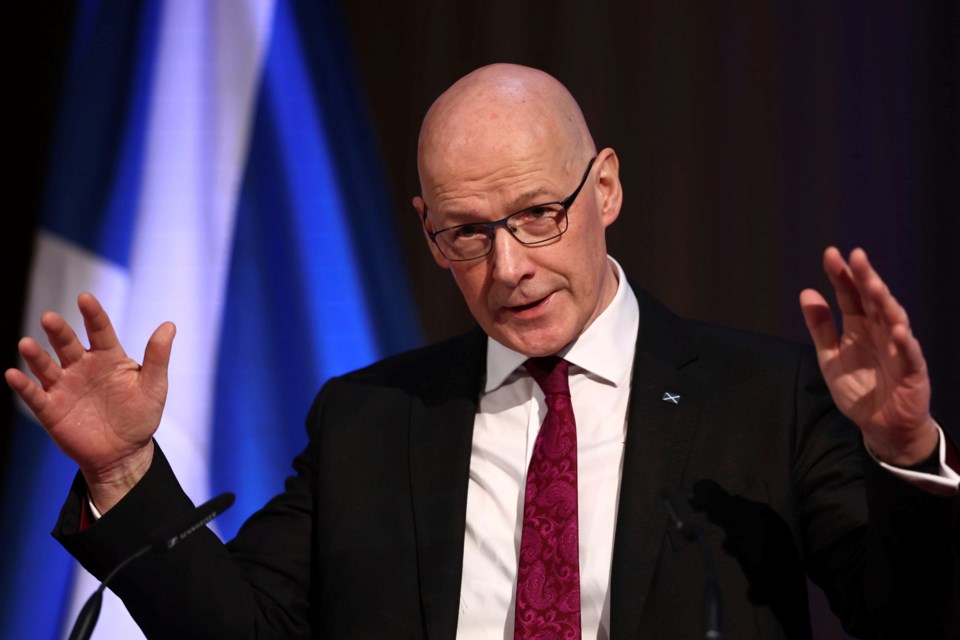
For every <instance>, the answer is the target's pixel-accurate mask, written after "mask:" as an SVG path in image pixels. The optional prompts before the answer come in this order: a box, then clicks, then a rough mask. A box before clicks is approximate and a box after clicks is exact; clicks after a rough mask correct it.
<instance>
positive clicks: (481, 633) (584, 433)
mask: <svg viewBox="0 0 960 640" xmlns="http://www.w3.org/2000/svg"><path fill="white" fill-rule="evenodd" d="M610 261H611V263H613V265H614V266H615V267H616V271H617V274H618V281H619V284H618V287H617V293H616V295H615V296H614V298H613V301H612V302H611V303H610V304H609V305H608V306H607V308H606V309H604V310H603V312H602V313H601V314H600V315H599V316H598V317H597V318H596V319H595V320H594V321H593V323H592V324H591V325H590V326H589V327H587V330H586V331H584V332H583V334H581V335H580V337H579V338H577V340H576V341H574V342H573V343H572V344H571V345H569V346H568V347H567V348H566V349H564V350H563V351H561V352H560V353H559V354H557V355H560V356H561V357H563V358H565V359H566V360H567V361H568V362H570V398H571V401H572V403H573V414H574V418H575V419H576V421H577V469H578V475H577V477H578V480H577V483H578V493H579V501H578V505H579V523H580V607H581V628H582V637H583V638H584V640H592V639H594V638H600V639H605V638H608V637H609V629H610V567H611V559H612V555H613V536H614V529H615V525H616V516H617V499H618V497H619V493H620V474H621V471H622V470H623V444H624V441H625V439H626V433H627V401H628V400H629V397H630V376H631V373H632V370H633V354H634V350H635V348H636V342H637V329H638V327H639V323H640V309H639V306H638V304H637V298H636V296H635V295H634V294H633V291H632V290H631V289H630V287H629V285H628V284H627V282H626V277H625V276H624V274H623V269H621V268H620V265H619V264H617V263H616V261H615V260H613V259H612V258H611V259H610ZM526 360H527V356H525V355H523V354H521V353H517V352H516V351H513V350H511V349H508V348H507V347H504V346H503V345H501V344H499V343H498V342H496V341H494V340H492V339H488V343H487V373H486V380H485V382H484V388H483V391H482V393H481V395H480V406H479V410H478V413H477V417H476V419H475V421H474V429H473V450H472V454H471V457H470V484H469V488H468V490H467V521H466V538H465V540H464V546H463V578H462V583H461V587H460V618H459V622H458V624H457V638H460V639H471V640H477V639H481V638H482V639H484V640H488V639H490V638H505V639H506V640H511V639H512V638H513V618H514V607H515V603H516V599H515V594H516V587H517V580H516V577H517V557H518V555H519V552H520V533H521V531H522V514H523V498H524V489H525V487H526V475H527V466H528V465H529V463H530V456H531V455H532V453H533V445H534V442H535V441H536V439H537V433H538V432H539V430H540V423H541V422H542V419H543V417H544V416H545V415H546V410H547V409H546V404H545V402H544V398H543V392H542V391H541V390H540V387H538V386H537V384H536V383H535V382H534V381H533V378H531V377H530V376H529V375H528V374H527V373H526V370H525V369H524V368H523V366H522V365H523V363H524V362H525V361H526Z"/></svg>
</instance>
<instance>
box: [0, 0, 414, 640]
mask: <svg viewBox="0 0 960 640" xmlns="http://www.w3.org/2000/svg"><path fill="white" fill-rule="evenodd" d="M348 50H349V47H348V43H347V42H346V39H345V35H344V32H343V19H342V17H341V16H340V15H339V12H338V7H337V6H335V5H334V3H332V2H329V1H325V0H312V1H309V2H307V1H304V2H297V1H296V0H218V1H213V0H144V1H142V2H129V0H99V1H96V0H95V1H90V2H86V3H82V6H81V8H80V16H79V19H78V21H77V24H76V28H75V33H74V41H73V43H72V50H71V56H70V60H69V68H68V70H67V74H66V76H67V80H66V86H65V87H64V89H63V93H62V109H61V112H60V119H59V124H58V129H57V131H56V132H55V136H54V140H55V147H54V148H53V150H52V153H51V164H50V168H49V182H48V184H49V186H48V193H47V200H46V206H45V210H44V212H43V216H42V222H41V228H40V229H39V231H38V233H37V240H36V252H35V258H34V267H33V273H32V281H31V283H30V299H29V303H28V310H27V313H26V325H25V332H26V333H27V334H29V335H33V336H35V337H37V338H39V339H40V342H41V344H46V340H45V339H43V337H42V336H41V331H40V327H39V323H38V318H39V315H40V313H41V312H42V311H43V310H45V309H54V310H57V311H59V312H61V313H63V314H64V315H65V316H66V317H67V319H68V320H69V321H70V322H71V323H72V324H73V325H74V326H75V327H82V323H81V321H80V318H79V313H78V312H77V310H76V296H77V294H78V293H79V292H81V291H91V292H93V293H94V294H95V295H97V296H98V297H99V298H100V300H101V302H102V303H103V304H104V307H105V308H106V309H107V311H108V313H110V314H111V317H112V319H113V321H114V324H115V326H116V328H117V331H118V334H119V335H120V338H121V341H122V343H123V344H124V346H125V347H126V349H127V351H128V353H129V354H130V355H131V357H133V358H137V359H139V358H140V357H141V356H142V350H143V348H144V346H145V344H146V340H147V338H148V336H149V335H150V333H151V332H152V331H153V329H154V328H155V327H156V326H157V325H159V324H160V323H161V322H162V321H164V320H173V321H174V322H175V323H176V324H177V338H176V340H175V342H174V347H173V357H172V361H171V365H170V390H169V400H168V403H167V407H166V411H165V413H164V417H163V422H162V423H161V425H160V430H159V431H158V434H157V439H158V441H159V443H160V445H161V447H162V448H163V449H164V451H165V453H166V454H167V456H168V457H169V458H170V460H171V463H172V464H173V466H174V469H175V470H176V472H177V475H178V477H179V478H180V480H181V482H182V484H183V485H184V487H185V489H186V490H187V492H188V493H189V494H190V496H191V497H192V498H193V499H194V500H195V501H197V502H200V501H203V500H206V499H207V498H209V497H210V496H212V495H214V494H216V493H219V492H220V491H225V490H229V491H233V492H235V493H236V494H237V500H238V504H237V505H236V506H235V507H234V508H233V509H232V510H231V511H229V512H227V513H226V514H225V515H224V516H223V517H222V518H221V519H219V520H218V521H217V522H216V525H217V527H218V528H219V530H220V532H221V534H222V535H223V536H224V537H229V536H231V535H233V533H234V532H235V531H236V530H237V528H238V527H239V524H240V522H242V520H243V519H245V518H246V516H248V515H249V514H250V513H252V512H253V511H254V510H255V509H256V508H257V507H259V506H260V505H262V504H263V503H264V502H265V501H266V500H267V499H268V498H269V497H270V496H271V495H273V494H274V493H276V492H277V491H279V490H280V489H281V487H282V479H283V477H284V476H285V475H286V474H287V473H288V472H289V464H290V461H291V459H292V457H293V456H294V455H295V454H296V452H297V451H299V450H300V449H301V448H302V447H303V446H304V444H305V442H306V438H305V432H304V429H303V418H304V417H305V415H306V411H307V409H308V406H309V403H310V401H311V399H312V397H313V395H314V394H315V392H316V391H317V389H318V388H319V387H320V385H321V384H322V383H323V381H324V380H326V379H327V378H329V377H330V376H332V375H336V374H339V373H343V372H345V371H348V370H350V369H354V368H356V367H359V366H363V365H365V364H368V363H370V362H372V361H373V360H375V359H377V358H379V357H382V356H384V355H387V354H389V353H392V352H396V351H400V350H402V349H404V348H408V347H412V346H415V344H416V343H417V342H419V339H420V337H419V330H418V328H417V324H416V320H415V317H414V312H413V310H412V307H411V302H410V300H411V298H410V296H409V291H408V285H407V282H406V281H405V275H404V268H403V264H402V262H401V259H400V255H399V247H398V246H397V245H398V243H397V240H396V239H397V235H396V233H395V231H394V229H395V221H394V220H393V219H392V217H391V216H392V213H391V212H392V211H393V208H392V207H391V206H390V203H389V202H387V201H386V198H385V196H384V189H383V185H382V177H381V176H380V175H379V173H378V171H379V164H378V163H379V158H378V156H377V154H376V150H375V149H374V148H373V145H372V143H371V136H370V134H369V132H368V131H367V129H366V124H365V122H364V117H363V116H364V113H365V111H364V108H363V105H362V104H361V103H360V102H359V100H358V95H359V91H358V89H357V86H358V84H357V80H356V79H355V78H354V77H353V76H352V75H351V72H350V69H351V64H350V61H349V60H348V59H346V56H347V52H348ZM22 413H23V415H20V416H19V417H18V423H17V425H16V427H15V433H14V437H13V441H14V451H13V452H12V455H11V458H12V460H13V464H12V469H11V475H10V478H9V479H8V480H7V482H6V483H5V484H4V486H5V487H6V488H7V494H6V496H5V499H4V501H3V511H2V517H3V523H2V527H0V530H2V535H3V545H2V550H0V554H2V555H0V558H2V563H3V564H2V566H0V581H2V591H0V607H2V608H0V616H2V618H0V637H2V638H11V639H12V638H18V639H19V638H30V639H36V638H59V637H65V636H66V633H67V632H68V631H69V628H70V625H71V624H72V621H73V618H74V616H75V615H76V612H77V610H78V609H79V607H80V605H81V604H82V603H83V601H84V600H85V599H86V597H87V596H88V595H89V594H90V593H91V592H92V591H93V590H94V589H95V587H96V585H97V583H96V582H94V581H93V580H92V578H90V577H89V576H88V575H86V574H85V572H83V571H82V569H79V568H78V567H76V566H75V563H74V562H73V561H72V560H71V559H70V558H69V556H67V554H66V552H65V551H63V550H62V549H61V548H60V547H59V545H58V544H57V543H56V542H55V541H54V540H53V539H52V538H51V537H50V535H49V532H50V530H51V528H52V527H53V524H54V523H55V521H56V516H57V512H58V510H59V505H60V503H61V501H62V500H63V498H64V496H65V495H66V491H67V488H68V487H69V483H70V481H71V479H72V476H73V474H74V473H75V471H76V469H75V465H74V464H73V463H72V462H71V461H70V460H68V459H67V458H66V457H65V456H64V455H63V454H62V453H60V452H59V451H57V450H56V449H55V447H54V446H53V445H52V443H51V442H50V441H49V439H48V438H47V437H46V435H45V434H44V433H43V431H42V429H41V428H40V427H39V426H37V425H36V424H35V423H33V422H32V420H31V418H30V417H29V414H28V413H26V412H25V410H23V412H22ZM140 636H141V634H140V633H139V631H137V630H136V628H135V625H133V623H132V621H130V620H129V618H128V617H127V616H126V612H125V611H124V610H123V608H122V605H121V604H119V602H118V601H117V600H116V599H115V598H113V597H112V596H111V597H110V598H109V599H108V600H107V601H105V604H104V611H103V613H102V615H101V618H100V622H99V625H98V627H97V630H96V632H95V634H94V637H95V638H97V637H99V638H135V637H140Z"/></svg>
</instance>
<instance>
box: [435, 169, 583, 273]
mask: <svg viewBox="0 0 960 640" xmlns="http://www.w3.org/2000/svg"><path fill="white" fill-rule="evenodd" d="M596 159H597V157H596V156H594V157H592V158H590V162H588V163H587V168H586V170H585V171H584V172H583V177H582V178H581V179H580V184H579V185H577V188H576V189H575V190H574V192H573V193H571V194H570V195H569V196H567V197H566V198H564V199H563V200H557V201H554V202H542V203H540V204H535V205H532V206H529V207H524V208H523V209H520V210H519V211H514V212H513V213H511V214H510V215H508V216H506V217H503V218H500V219H499V220H494V221H493V222H467V223H465V224H457V225H454V226H452V227H444V228H443V229H439V230H437V231H430V230H429V229H427V228H426V225H427V213H428V212H427V203H426V201H424V203H423V225H424V230H425V231H426V232H427V236H428V237H429V238H430V240H431V241H432V242H433V244H434V245H436V247H437V250H438V251H439V252H440V255H442V256H443V257H444V258H446V259H447V260H450V261H451V262H469V261H470V260H479V259H480V258H485V257H486V256H488V255H490V252H491V251H493V236H494V233H495V232H496V230H497V228H498V227H505V228H506V229H507V232H508V233H509V234H510V236H511V237H513V239H514V240H516V241H517V242H519V243H520V244H522V245H524V246H525V247H530V246H533V245H538V244H543V243H544V242H550V241H551V240H556V239H557V238H559V237H560V236H562V235H563V234H564V233H566V231H567V229H568V228H569V227H570V221H569V217H568V216H569V215H570V207H571V206H572V205H573V201H574V200H576V199H577V196H578V195H579V194H580V191H581V190H582V189H583V186H584V185H585V184H586V183H587V177H588V176H589V175H590V170H591V169H593V163H594V161H596ZM551 205H559V206H560V207H562V208H563V216H564V220H565V221H566V225H565V226H564V227H563V229H562V230H560V232H559V233H558V234H557V235H555V236H550V237H549V238H544V239H543V240H535V241H533V242H524V241H523V240H521V239H520V238H518V237H517V236H516V235H515V234H514V232H513V230H512V229H511V228H510V225H509V224H508V222H509V221H510V218H512V217H514V216H516V215H519V214H521V213H523V212H525V211H528V210H530V209H536V208H537V207H548V206H551ZM462 227H483V228H485V229H486V230H487V237H488V238H489V239H490V245H489V247H488V248H487V251H486V253H483V254H481V255H479V256H474V257H472V258H451V257H450V256H448V255H447V254H446V253H444V252H443V247H441V246H440V243H439V242H437V236H438V235H440V234H441V233H445V232H447V231H450V230H451V229H460V228H462Z"/></svg>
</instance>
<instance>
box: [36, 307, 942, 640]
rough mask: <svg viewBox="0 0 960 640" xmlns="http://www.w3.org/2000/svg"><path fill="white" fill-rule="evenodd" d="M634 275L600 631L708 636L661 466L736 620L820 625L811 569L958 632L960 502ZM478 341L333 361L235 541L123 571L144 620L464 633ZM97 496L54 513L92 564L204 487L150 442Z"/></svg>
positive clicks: (863, 616) (848, 598)
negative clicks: (271, 483)
mask: <svg viewBox="0 0 960 640" xmlns="http://www.w3.org/2000/svg"><path fill="white" fill-rule="evenodd" d="M637 293H638V298H639V301H640V334H639V338H638V343H637V350H636V360H635V365H634V371H633V379H632V386H631V399H630V409H629V416H628V421H629V424H628V430H627V441H626V445H625V447H626V450H625V458H624V467H623V480H622V485H621V490H620V501H619V508H618V516H617V525H616V540H615V545H614V554H613V567H612V587H611V613H610V621H611V637H612V638H616V639H620V638H624V639H627V638H630V639H632V638H644V639H651V638H695V637H702V635H701V631H700V621H699V609H700V597H701V596H700V594H701V589H702V585H703V582H704V568H703V563H702V561H701V556H700V551H699V550H698V548H697V547H698V545H696V544H692V543H690V542H688V541H687V540H686V539H684V538H683V536H681V535H679V534H677V533H676V532H675V531H674V530H673V528H672V526H671V525H670V524H669V521H668V517H667V514H666V511H665V509H664V507H663V504H662V501H661V488H662V487H672V488H677V489H679V490H681V491H682V492H683V493H684V494H686V495H690V496H692V498H691V500H690V502H691V505H692V506H693V507H694V508H695V509H696V510H697V512H698V513H699V514H700V516H701V517H702V518H703V519H704V522H705V530H706V535H707V540H708V546H709V547H710V548H711V549H712V553H713V557H714V561H715V563H716V565H717V573H718V575H719V578H720V581H721V586H722V590H723V600H724V605H725V628H726V632H727V636H726V637H728V638H737V639H740V638H806V637H809V635H810V628H809V622H808V620H809V619H808V613H807V597H806V577H805V576H806V575H807V574H809V575H810V576H811V577H812V578H813V579H814V580H816V581H817V582H819V583H820V584H821V585H822V586H823V587H824V589H825V590H826V592H827V593H828V595H829V596H830V598H831V602H832V605H833V607H834V609H835V610H837V611H838V612H839V613H840V615H841V616H842V618H843V619H844V621H845V624H846V626H847V627H848V629H850V630H851V631H853V632H855V633H857V634H862V635H864V636H867V637H872V636H887V637H910V638H936V637H951V634H952V635H953V636H960V631H958V629H960V626H958V622H957V621H958V619H960V618H958V606H960V605H958V594H957V576H958V570H957V566H958V564H957V546H956V523H957V514H958V504H960V500H958V499H957V498H942V497H936V496H932V495H929V494H926V493H923V492H921V491H918V490H916V489H914V488H912V487H910V486H908V485H907V484H906V483H903V482H901V481H900V480H898V479H896V478H894V477H892V476H891V475H889V474H887V473H886V472H884V471H883V470H882V469H880V468H879V467H878V466H877V465H875V464H874V463H873V462H872V461H871V460H870V458H869V457H867V456H866V455H865V453H864V451H863V450H862V447H861V444H860V438H859V434H858V432H857V429H856V427H855V426H853V425H852V424H850V423H849V422H847V421H846V420H845V419H843V418H842V417H841V416H840V415H839V414H838V413H837V411H836V409H835V408H834V406H833V404H832V402H831V400H830V397H829V395H828V393H827V391H826V389H825V387H824V384H823V382H822V380H821V378H820V374H819V370H818V367H817V364H816V361H815V358H814V356H813V353H812V351H811V350H810V349H809V348H806V347H800V346H797V345H792V344H788V343H785V342H782V341H778V340H773V339H768V338H761V337H758V336H754V335H750V334H745V333H742V332H735V331H730V330H724V329H719V328H716V327H710V326H706V325H702V324H698V323H692V322H687V321H683V320H680V319H678V318H677V317H675V316H674V315H673V314H671V313H670V312H669V311H667V310H666V309H665V308H663V307H662V306H661V305H660V304H659V303H657V302H656V301H655V300H653V299H652V298H650V297H649V296H647V295H646V294H644V293H643V292H641V291H639V290H638V291H637ZM484 357H485V337H484V336H483V334H482V333H480V332H479V331H476V332H474V333H472V334H469V335H467V336H464V337H462V338H459V339H455V340H452V341H449V342H445V343H442V344H439V345H435V346H432V347H428V348H425V349H421V350H417V351H414V352H410V353H407V354H403V355H400V356H397V357H394V358H390V359H388V360H385V361H383V362H380V363H378V364H375V365H373V366H371V367H369V368H366V369H363V370H361V371H357V372H354V373H351V374H349V375H346V376H343V377H341V378H338V379H334V380H331V381H330V382H329V383H328V384H327V385H325V387H324V388H323V390H322V391H321V392H320V394H319V395H318V397H317V400H316V402H315V403H314V406H313V407H312V409H311V411H310V414H309V417H308V420H307V428H308V433H309V438H310V439H309V444H308V446H307V448H306V449H305V451H304V452H303V453H302V454H301V455H300V456H298V457H297V459H296V460H295V462H294V468H295V472H296V473H295V474H294V475H293V476H292V477H291V478H289V479H288V481H287V483H286V488H285V491H284V493H282V494H281V495H279V496H277V497H276V498H275V499H273V500H272V501H271V502H270V503H269V504H267V505H266V506H265V507H264V509H263V510H261V511H260V512H258V513H257V514H255V515H254V516H253V517H252V518H251V519H250V520H249V521H248V522H247V523H246V524H245V525H244V527H243V529H242V530H241V531H240V533H239V535H238V536H237V538H236V539H235V540H233V541H231V542H230V543H229V544H227V545H226V546H224V545H221V544H220V543H219V541H218V540H217V539H216V537H215V536H214V535H213V534H211V533H209V532H206V531H204V532H201V533H200V534H198V535H195V536H193V537H191V538H190V539H188V540H187V541H186V542H184V543H183V544H182V545H181V546H180V547H178V548H177V549H176V551H174V552H171V553H169V554H165V555H156V556H148V557H145V558H143V559H141V560H138V561H137V563H135V564H133V565H131V566H130V567H129V568H128V569H127V570H126V571H125V572H124V573H123V574H122V575H121V577H120V578H118V579H117V580H116V582H115V591H116V592H117V593H118V594H119V595H120V596H121V597H122V598H123V599H124V601H125V603H126V604H127V607H128V608H129V609H130V610H131V612H132V613H133V614H134V616H135V617H136V619H137V620H138V622H139V623H140V624H141V625H142V627H143V629H144V630H145V631H146V632H147V634H148V635H149V636H151V637H170V638H187V637H204V638H245V637H255V636H256V637H283V638H292V637H307V636H311V635H312V636H314V637H329V638H377V639H384V638H433V639H438V638H453V637H454V635H455V633H456V624H457V616H458V604H459V590H460V578H461V569H462V557H463V539H464V518H465V511H466V496H467V479H468V472H469V464H470V449H471V437H472V427H473V420H474V414H475V412H476V407H477V398H478V392H479V389H480V386H481V378H482V375H483V370H484ZM664 392H670V393H674V394H679V395H680V401H679V403H678V404H673V403H671V402H665V401H664V400H663V394H664ZM84 495H85V488H84V486H83V483H82V480H79V479H78V482H77V483H75V485H74V487H73V488H72V490H71V495H70V496H69V498H68V500H67V503H66V505H65V506H64V509H63V512H62V514H61V518H60V521H59V522H58V524H57V528H56V530H55V532H54V533H55V535H56V536H57V537H58V538H59V539H60V540H61V541H62V543H63V544H64V546H66V547H67V549H68V550H70V552H71V553H73V554H74V555H75V556H76V557H77V558H78V559H79V560H80V561H81V562H82V563H83V564H84V566H86V567H87V568H88V569H89V570H90V571H91V572H93V573H94V574H95V575H98V576H101V577H102V576H103V575H104V574H105V573H106V572H107V571H108V570H109V569H110V568H112V567H113V566H114V565H115V564H116V563H117V562H118V561H119V560H120V559H121V558H123V557H125V556H126V555H128V554H130V553H132V552H133V551H134V550H135V549H136V548H138V547H139V545H140V544H142V542H143V540H144V538H145V537H146V536H148V534H149V533H150V532H151V531H153V530H154V529H155V528H156V527H158V526H159V525H161V524H162V523H165V522H169V521H171V520H172V519H174V518H175V517H176V516H177V515H178V514H180V513H181V512H185V511H186V510H188V509H190V507H191V502H190V500H189V499H188V498H187V497H186V496H185V495H184V494H183V492H182V491H181V490H180V488H179V485H178V484H177V482H176V479H175V478H174V477H173V474H172V472H171V471H170V468H169V466H168V465H167V463H166V461H165V459H164V457H163V454H162V453H161V452H159V450H158V453H157V456H156V459H155V461H154V463H153V466H152V467H151V469H150V471H149V472H148V473H147V475H146V476H145V477H144V479H143V480H142V481H141V483H140V484H138V485H137V487H135V488H134V489H133V491H132V492H131V493H130V494H129V495H128V496H127V497H126V498H125V499H124V500H123V501H121V503H120V504H118V505H117V506H116V507H115V508H114V509H112V510H111V511H110V512H109V513H107V514H106V515H105V516H104V517H103V518H102V519H101V520H100V521H98V522H97V523H95V524H94V525H92V526H91V527H89V528H88V529H87V530H85V531H83V532H81V533H77V522H78V517H79V510H80V508H81V505H82V499H83V496H84Z"/></svg>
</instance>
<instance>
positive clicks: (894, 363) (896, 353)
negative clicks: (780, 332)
mask: <svg viewBox="0 0 960 640" xmlns="http://www.w3.org/2000/svg"><path fill="white" fill-rule="evenodd" d="M823 268H824V270H825V271H826V272H827V276H828V277H829V278H830V282H831V284H832V285H833V288H834V291H835V293H836V297H837V304H838V305H839V307H840V312H841V314H842V327H843V333H842V335H841V334H838V333H837V326H836V323H835V322H834V319H833V314H832V313H831V312H830V306H829V305H828V304H827V302H826V301H825V300H824V298H823V296H821V295H820V294H819V293H818V292H816V291H814V290H812V289H806V290H804V291H803V292H801V294H800V306H801V308H802V310H803V317H804V320H805V321H806V323H807V329H808V330H809V331H810V335H811V337H812V338H813V342H814V344H815V345H816V350H817V359H818V360H819V362H820V369H821V371H822V372H823V377H824V379H825V380H826V382H827V386H828V387H829V388H830V393H831V394H832V396H833V400H834V402H835V403H836V405H837V407H838V408H839V409H840V411H842V412H843V413H844V414H845V415H846V416H847V417H848V418H850V420H852V421H853V422H855V423H856V424H857V426H859V427H860V431H861V432H862V433H863V438H864V443H865V444H866V445H867V448H869V449H870V451H871V452H872V453H873V454H874V455H875V456H876V457H877V458H879V459H880V460H883V461H884V462H888V463H890V464H896V465H901V466H910V465H913V464H916V463H919V462H922V461H923V460H925V459H927V458H928V457H929V456H930V455H931V454H932V453H933V451H934V449H935V448H936V446H937V442H938V438H939V431H938V430H937V428H936V426H935V423H934V421H933V419H932V418H931V416H930V380H929V378H928V376H927V364H926V361H925V360H924V359H923V352H922V351H921V349H920V343H919V342H918V341H917V339H916V338H915V337H914V336H913V333H912V332H911V330H910V320H909V318H908V317H907V312H906V311H904V309H903V307H902V306H900V304H899V303H898V302H897V300H896V298H894V297H893V295H892V294H891V293H890V289H889V288H888V287H887V285H886V284H885V283H884V282H883V280H882V279H881V278H880V276H879V275H877V272H876V271H874V270H873V267H872V266H870V261H869V260H868V259H867V254H866V252H864V251H863V250H862V249H854V250H853V252H852V253H851V254H850V261H849V263H848V262H847V261H845V260H844V259H843V256H842V255H841V254H840V252H839V251H838V250H837V249H836V248H834V247H830V248H829V249H827V250H826V251H825V252H824V254H823Z"/></svg>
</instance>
